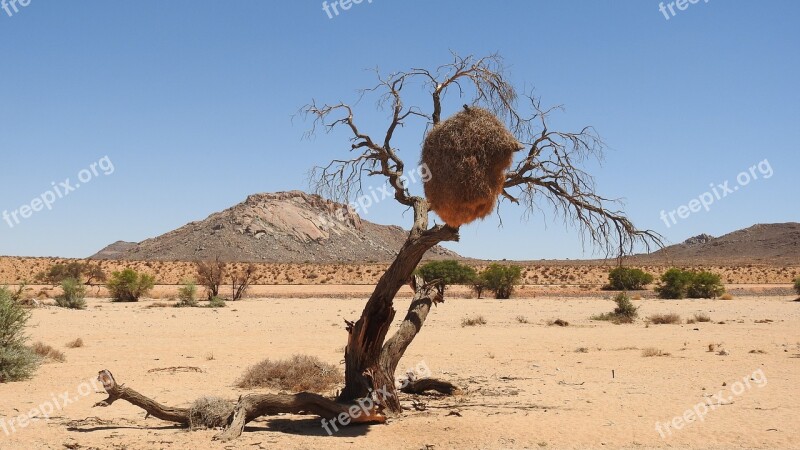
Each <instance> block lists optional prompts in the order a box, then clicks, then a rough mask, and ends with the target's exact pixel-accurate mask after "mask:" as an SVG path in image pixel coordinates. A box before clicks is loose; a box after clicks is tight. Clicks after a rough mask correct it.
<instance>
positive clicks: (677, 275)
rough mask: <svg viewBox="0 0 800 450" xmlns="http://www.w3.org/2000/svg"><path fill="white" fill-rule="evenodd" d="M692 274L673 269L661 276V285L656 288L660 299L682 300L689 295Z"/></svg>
mask: <svg viewBox="0 0 800 450" xmlns="http://www.w3.org/2000/svg"><path fill="white" fill-rule="evenodd" d="M692 278H693V276H692V272H687V271H684V270H680V269H676V268H672V269H669V270H667V271H666V272H664V274H663V275H661V283H660V284H659V285H658V286H657V287H656V292H658V297H659V298H666V299H680V298H686V296H687V295H688V294H689V286H690V285H691V284H692Z"/></svg>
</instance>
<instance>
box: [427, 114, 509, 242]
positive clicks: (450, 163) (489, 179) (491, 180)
mask: <svg viewBox="0 0 800 450" xmlns="http://www.w3.org/2000/svg"><path fill="white" fill-rule="evenodd" d="M520 148H522V146H521V145H520V143H519V141H517V139H516V138H515V137H514V135H513V134H511V132H509V131H508V130H507V129H506V127H505V125H503V123H502V122H501V121H500V120H498V119H497V117H495V116H494V114H492V113H491V112H489V111H487V110H485V109H483V108H478V107H474V106H473V107H466V106H465V107H464V110H463V111H461V112H459V113H457V114H455V115H453V116H452V117H450V118H448V119H447V120H443V121H442V122H439V124H437V125H436V126H435V127H433V129H432V130H431V131H430V132H429V133H428V135H427V136H426V137H425V143H424V145H423V147H422V163H423V164H424V165H425V166H427V168H428V170H429V173H430V178H429V180H428V181H426V182H425V197H427V199H428V201H429V202H430V208H431V210H432V211H435V212H436V213H437V214H438V215H439V217H441V218H442V220H444V221H445V222H446V223H447V224H448V225H450V226H452V227H459V226H461V225H463V224H465V223H470V222H472V221H474V220H476V219H481V218H483V217H486V216H487V215H489V214H490V213H491V212H492V210H494V205H495V202H496V201H497V197H498V195H500V193H501V192H502V190H503V184H504V183H505V176H506V171H507V170H508V168H509V167H510V166H511V163H512V161H513V155H514V152H515V151H517V150H519V149H520Z"/></svg>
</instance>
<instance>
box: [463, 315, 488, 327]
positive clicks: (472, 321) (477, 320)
mask: <svg viewBox="0 0 800 450" xmlns="http://www.w3.org/2000/svg"><path fill="white" fill-rule="evenodd" d="M476 325H486V319H484V318H483V316H475V317H465V318H463V319H461V326H462V327H474V326H476Z"/></svg>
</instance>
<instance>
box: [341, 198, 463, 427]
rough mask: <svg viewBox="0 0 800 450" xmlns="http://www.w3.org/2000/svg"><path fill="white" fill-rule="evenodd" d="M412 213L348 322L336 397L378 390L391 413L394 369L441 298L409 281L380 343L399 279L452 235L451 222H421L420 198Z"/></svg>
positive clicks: (424, 208)
mask: <svg viewBox="0 0 800 450" xmlns="http://www.w3.org/2000/svg"><path fill="white" fill-rule="evenodd" d="M414 219H415V220H414V227H413V228H412V230H411V232H410V233H409V236H408V239H407V240H406V242H405V244H404V245H403V247H402V248H401V249H400V252H399V253H398V254H397V257H396V258H395V260H394V262H392V264H391V266H389V268H388V269H387V270H386V273H384V274H383V276H382V277H381V279H380V280H379V281H378V284H377V285H376V286H375V290H374V291H373V293H372V296H371V297H370V299H369V301H367V304H366V306H365V307H364V311H363V313H362V314H361V318H360V319H359V320H358V321H357V322H355V323H354V324H348V329H347V331H348V333H349V336H348V341H347V347H346V349H345V387H344V389H343V390H342V392H341V394H340V395H339V398H338V400H339V401H340V402H348V401H353V400H355V399H358V398H362V397H367V396H369V395H370V393H371V392H372V391H378V392H381V393H382V396H383V399H380V398H379V399H378V400H379V401H381V400H382V401H383V402H384V403H383V406H384V407H385V408H386V410H388V411H389V412H392V413H399V412H400V411H401V408H400V403H399V401H398V399H397V393H396V388H395V380H394V371H395V369H396V368H397V364H398V362H399V361H400V358H402V356H403V353H404V352H405V350H406V348H407V347H408V345H409V344H410V343H411V341H412V340H413V339H414V337H415V336H416V334H417V333H418V332H419V329H420V327H421V326H422V323H423V322H424V321H425V317H426V316H427V314H428V311H429V310H430V305H431V304H432V303H433V302H434V301H440V300H441V292H436V293H435V294H434V293H433V292H432V290H431V288H430V287H427V288H423V287H422V286H415V287H416V288H417V292H416V293H415V296H414V299H413V300H412V302H411V307H410V308H409V312H408V314H407V315H406V318H405V320H404V321H403V323H402V324H401V327H400V330H398V332H397V334H396V335H395V336H394V337H393V338H392V339H390V340H389V342H387V343H386V345H384V339H385V338H386V334H387V332H388V331H389V327H390V326H391V324H392V320H393V319H394V315H395V310H394V308H393V302H394V297H395V295H397V292H398V291H399V290H400V288H401V287H402V286H403V285H404V284H407V283H409V282H411V280H412V274H413V273H414V270H415V269H416V267H417V265H418V264H419V262H420V261H421V260H422V256H423V255H424V254H425V252H427V251H428V250H430V248H431V247H433V246H434V245H436V244H438V243H440V242H442V241H455V240H458V229H456V228H453V227H450V226H447V225H437V226H435V227H433V228H430V229H428V228H427V226H428V204H427V201H426V200H424V199H421V198H417V199H416V201H415V202H414ZM415 284H417V283H415ZM434 295H435V296H434ZM435 299H439V300H435Z"/></svg>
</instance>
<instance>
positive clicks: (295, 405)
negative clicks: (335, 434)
mask: <svg viewBox="0 0 800 450" xmlns="http://www.w3.org/2000/svg"><path fill="white" fill-rule="evenodd" d="M97 379H98V380H100V382H101V383H103V388H104V389H105V391H106V393H107V394H108V398H106V399H105V400H103V401H101V402H98V403H96V404H95V405H94V406H101V407H108V406H110V405H111V404H112V403H114V402H115V401H117V400H125V401H126V402H128V403H130V404H132V405H134V406H138V407H139V408H142V409H143V410H145V411H146V412H147V415H146V416H145V418H147V417H149V416H153V417H155V418H158V419H161V420H164V421H167V422H174V423H178V424H181V425H183V426H187V427H188V426H193V427H196V426H198V425H205V426H206V427H209V428H213V427H215V426H219V425H220V424H226V427H225V430H224V431H223V432H222V433H220V434H218V435H217V436H215V437H214V439H216V440H222V441H230V440H233V439H236V438H238V437H239V436H241V434H242V431H243V430H244V426H245V424H247V423H248V422H250V421H252V420H254V419H256V418H258V417H261V416H271V415H276V414H315V415H317V416H319V417H321V418H323V419H333V418H335V417H339V418H340V420H339V422H340V423H342V422H343V421H342V420H341V419H342V418H345V417H346V418H348V422H349V423H360V424H366V423H384V422H385V421H386V416H384V415H383V407H382V406H381V405H380V404H379V403H377V402H374V401H372V400H371V399H364V400H362V401H358V402H356V403H353V404H342V403H337V402H335V401H333V400H330V399H328V398H325V397H323V396H321V395H319V394H314V393H311V392H300V393H297V394H247V395H243V396H241V397H239V401H238V402H237V403H236V405H235V406H232V408H231V410H230V411H222V412H220V413H218V414H214V415H201V414H200V415H199V414H198V411H195V410H194V409H193V408H173V407H169V406H165V405H162V404H161V403H158V402H156V401H155V400H153V399H151V398H149V397H147V396H144V395H142V394H140V393H139V392H137V391H135V390H133V389H131V388H129V387H126V386H124V385H120V384H118V383H117V381H116V380H115V379H114V376H113V375H112V374H111V372H109V371H108V370H101V371H100V373H99V375H98V377H97ZM367 405H368V406H367ZM343 414H344V416H343ZM198 419H201V420H198ZM198 421H199V422H200V423H198ZM345 423H346V422H345Z"/></svg>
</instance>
